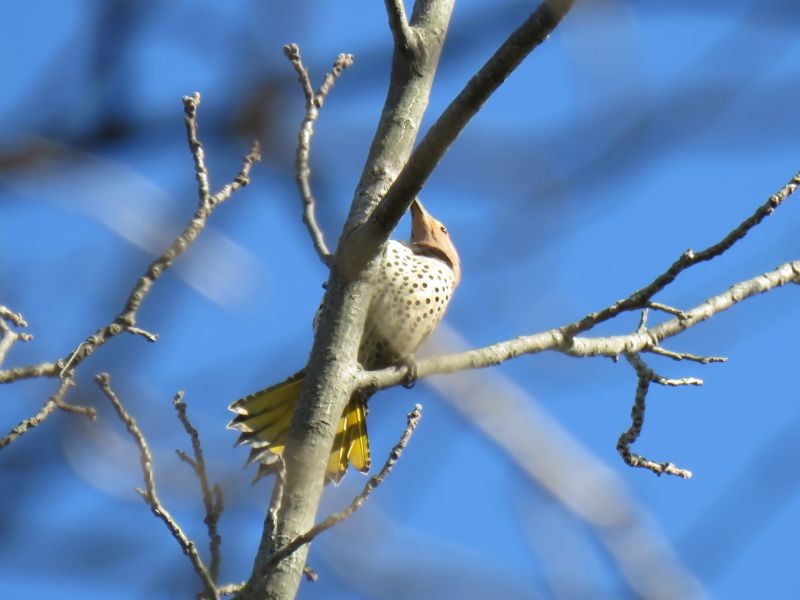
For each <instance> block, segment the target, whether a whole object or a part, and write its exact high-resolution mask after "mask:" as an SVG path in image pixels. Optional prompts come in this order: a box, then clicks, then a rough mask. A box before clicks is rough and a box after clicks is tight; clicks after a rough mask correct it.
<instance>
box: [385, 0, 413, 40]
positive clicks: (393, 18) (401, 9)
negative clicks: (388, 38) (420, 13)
mask: <svg viewBox="0 0 800 600" xmlns="http://www.w3.org/2000/svg"><path fill="white" fill-rule="evenodd" d="M384 3H385V4H386V14H387V16H388V17H389V29H391V31H392V37H393V38H394V45H395V47H396V48H398V49H399V50H400V51H401V52H410V51H411V50H413V49H415V48H416V44H415V42H414V36H413V33H412V31H411V27H410V26H409V24H408V19H407V18H406V8H405V6H403V0H385V2H384Z"/></svg>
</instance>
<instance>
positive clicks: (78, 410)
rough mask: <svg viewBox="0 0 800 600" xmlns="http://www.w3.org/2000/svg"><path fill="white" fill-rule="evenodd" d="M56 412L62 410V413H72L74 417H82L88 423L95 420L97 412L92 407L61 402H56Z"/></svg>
mask: <svg viewBox="0 0 800 600" xmlns="http://www.w3.org/2000/svg"><path fill="white" fill-rule="evenodd" d="M57 408H58V410H63V411H64V412H68V413H72V414H74V415H83V416H84V417H86V418H87V419H89V420H90V421H94V420H96V419H97V410H96V409H95V408H94V407H92V406H81V405H79V404H70V403H68V402H64V401H63V400H61V401H59V402H58V407H57Z"/></svg>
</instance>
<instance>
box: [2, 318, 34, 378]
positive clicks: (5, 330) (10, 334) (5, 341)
mask: <svg viewBox="0 0 800 600" xmlns="http://www.w3.org/2000/svg"><path fill="white" fill-rule="evenodd" d="M6 320H8V321H10V322H11V323H12V324H13V325H16V326H17V327H27V325H28V324H27V323H25V319H23V318H22V315H20V314H16V313H13V312H11V311H10V310H8V309H7V308H6V307H5V306H0V365H2V364H3V361H5V359H6V354H8V351H9V350H10V349H11V346H13V345H14V344H15V343H16V342H18V341H19V342H29V341H31V340H32V339H33V336H32V335H31V334H30V333H25V332H21V331H20V332H17V331H14V330H13V329H11V328H10V327H9V326H8V323H6Z"/></svg>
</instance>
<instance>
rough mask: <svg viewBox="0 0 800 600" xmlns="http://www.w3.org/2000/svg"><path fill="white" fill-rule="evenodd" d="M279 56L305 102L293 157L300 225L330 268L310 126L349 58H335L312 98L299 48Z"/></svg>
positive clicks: (287, 49)
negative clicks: (294, 77)
mask: <svg viewBox="0 0 800 600" xmlns="http://www.w3.org/2000/svg"><path fill="white" fill-rule="evenodd" d="M283 53H284V54H285V55H286V58H288V59H289V61H290V62H291V63H292V66H293V67H294V70H295V71H296V72H297V78H298V81H299V82H300V85H301V87H302V88H303V95H304V96H305V99H306V112H305V115H304V116H303V121H302V122H301V123H300V130H299V131H298V134H297V153H296V156H295V172H296V179H297V187H298V190H299V191H300V199H301V200H302V201H303V223H305V225H306V228H307V229H308V232H309V234H310V235H311V240H312V241H313V242H314V249H315V250H316V252H317V255H318V256H319V258H320V260H321V261H322V263H323V264H324V265H325V266H327V267H330V266H331V261H332V256H331V253H330V250H328V246H327V245H326V244H325V236H324V235H323V233H322V230H321V229H320V227H319V224H318V223H317V215H316V205H317V203H316V200H315V199H314V193H313V192H312V190H311V167H310V166H309V159H310V154H311V138H312V137H313V135H314V123H315V122H316V120H317V118H318V117H319V109H320V108H322V105H323V103H324V102H325V97H326V96H327V95H328V92H329V91H330V89H331V88H332V87H333V84H334V83H335V82H336V79H338V77H339V75H341V74H342V71H344V70H345V69H346V68H347V67H349V66H350V65H352V64H353V55H352V54H340V55H339V56H338V57H337V59H336V62H334V63H333V68H332V70H331V72H330V73H328V74H326V75H325V79H324V80H323V82H322V85H320V87H319V89H318V90H317V93H316V94H315V93H314V89H313V86H312V85H311V78H310V76H309V74H308V70H307V69H306V68H305V66H304V65H303V60H302V58H301V57H300V47H299V46H298V45H297V44H287V45H286V46H284V47H283Z"/></svg>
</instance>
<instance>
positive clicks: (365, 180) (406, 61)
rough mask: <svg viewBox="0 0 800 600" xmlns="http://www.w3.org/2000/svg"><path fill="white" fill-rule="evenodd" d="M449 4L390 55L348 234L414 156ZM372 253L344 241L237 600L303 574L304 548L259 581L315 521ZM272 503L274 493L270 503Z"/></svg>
mask: <svg viewBox="0 0 800 600" xmlns="http://www.w3.org/2000/svg"><path fill="white" fill-rule="evenodd" d="M453 4H454V0H417V2H416V3H415V7H414V11H413V14H412V18H411V26H413V27H414V31H415V34H416V36H417V40H418V43H419V48H418V51H417V52H414V53H413V54H412V55H406V54H404V53H402V52H400V51H398V50H397V49H395V53H394V59H393V61H392V74H391V82H390V85H389V91H388V93H387V98H386V103H385V105H384V109H383V112H382V113H381V118H380V122H379V124H378V128H377V131H376V134H375V136H374V138H373V140H372V145H371V147H370V152H369V157H368V158H367V161H366V163H365V165H364V169H363V171H362V176H361V179H360V181H359V184H358V186H357V188H356V193H355V198H354V200H353V203H352V205H351V210H350V215H349V216H348V219H347V224H346V225H345V229H346V230H348V231H349V230H352V229H353V228H354V226H355V224H356V223H358V222H359V221H361V220H362V216H363V215H366V214H367V213H368V212H369V211H371V210H372V207H374V205H375V204H376V203H377V201H378V199H379V198H380V197H381V196H382V195H383V193H384V192H385V191H386V189H387V188H388V186H389V184H390V183H391V181H392V180H393V179H394V178H395V176H396V174H397V173H398V172H399V171H400V169H401V168H402V166H403V165H404V164H405V162H406V160H407V158H408V155H409V154H410V152H411V149H412V147H413V144H414V141H415V139H416V135H417V131H418V130H419V126H420V123H421V121H422V116H423V113H424V111H425V108H426V106H427V100H428V96H429V94H430V88H431V85H432V82H433V77H434V74H435V71H436V67H437V65H438V61H439V56H440V53H441V47H442V43H443V41H444V35H445V33H446V31H447V27H448V23H449V20H450V14H451V12H452V8H453ZM377 252H378V248H377V246H376V247H373V248H367V249H365V248H360V247H359V246H358V245H357V244H356V243H354V241H353V240H348V239H346V237H345V236H343V237H341V238H340V242H339V244H338V247H337V253H336V256H335V258H334V264H333V267H332V269H331V274H330V278H329V280H328V286H327V290H326V294H325V300H324V301H323V305H322V309H321V312H320V319H319V327H318V329H317V332H316V335H315V338H314V345H313V347H312V349H311V354H310V357H309V361H308V364H307V367H306V377H305V379H304V384H303V389H302V392H301V394H300V399H299V401H298V405H297V410H296V411H295V413H294V416H293V417H292V424H291V427H290V430H289V434H288V439H287V443H286V448H285V451H284V456H285V460H286V483H285V489H284V494H283V501H282V504H281V510H280V515H279V516H280V519H279V521H278V523H277V530H276V531H274V532H273V531H271V530H270V528H269V520H268V519H267V520H266V521H265V527H264V530H263V532H262V536H261V542H260V544H259V551H258V555H257V557H256V560H255V564H254V566H253V574H252V575H251V578H250V582H249V584H248V586H247V588H245V590H243V592H242V593H241V594H240V596H239V597H241V598H254V599H255V598H258V599H259V600H261V599H262V598H265V597H266V598H273V599H277V598H284V599H288V598H292V597H294V595H295V593H296V590H297V587H298V585H299V583H300V579H301V577H302V572H303V566H304V565H305V558H306V554H307V546H303V547H301V548H299V549H298V550H297V551H296V552H294V553H293V554H292V555H291V556H289V557H287V558H286V559H285V560H282V561H281V562H280V563H278V564H277V565H276V566H275V568H274V569H272V570H271V572H270V573H269V575H268V576H267V577H266V579H264V580H260V579H259V577H260V575H259V574H260V573H261V572H262V569H263V566H264V564H265V562H266V561H267V560H268V559H269V556H270V555H269V553H268V552H267V550H268V549H269V548H270V545H271V543H272V540H273V539H274V540H275V542H276V543H277V544H278V547H281V546H283V545H285V544H287V543H289V542H290V541H291V540H293V539H295V538H296V537H297V536H298V535H300V534H302V533H304V532H306V531H308V529H310V528H311V527H312V526H313V525H314V522H315V518H316V513H317V509H318V507H319V500H320V496H321V494H322V490H323V484H324V472H325V466H326V463H327V461H328V457H329V455H330V449H331V446H332V444H333V439H334V435H335V430H336V423H337V422H338V418H339V415H341V414H342V412H343V410H344V407H345V405H346V404H347V402H348V401H349V399H350V396H351V394H352V393H353V391H354V390H355V386H356V383H357V374H358V362H357V356H358V347H359V343H360V339H361V335H362V332H363V330H364V322H365V319H366V313H367V309H368V307H369V302H370V299H371V294H372V292H373V287H372V285H371V277H372V272H371V270H370V269H371V264H372V259H374V258H375V257H376V256H377ZM275 500H276V498H275V496H274V495H273V501H275Z"/></svg>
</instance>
